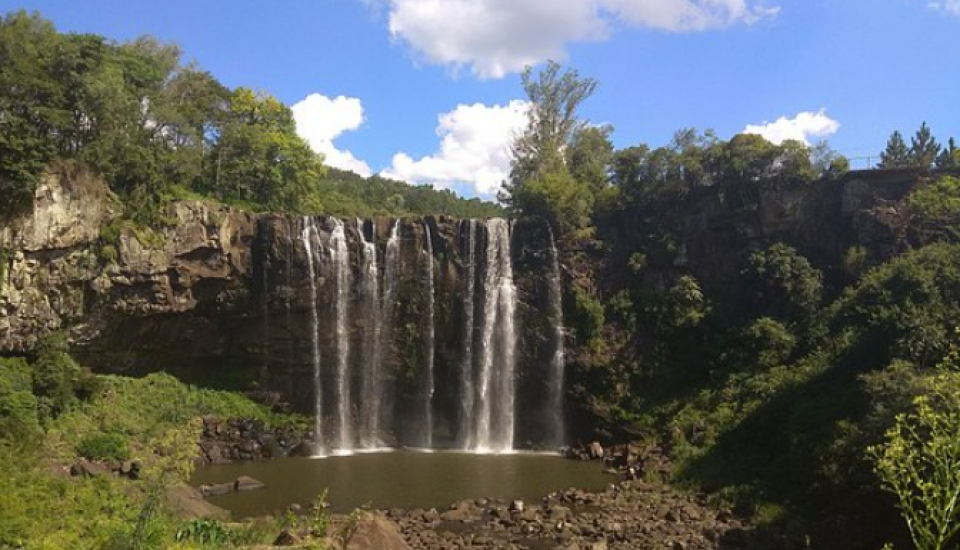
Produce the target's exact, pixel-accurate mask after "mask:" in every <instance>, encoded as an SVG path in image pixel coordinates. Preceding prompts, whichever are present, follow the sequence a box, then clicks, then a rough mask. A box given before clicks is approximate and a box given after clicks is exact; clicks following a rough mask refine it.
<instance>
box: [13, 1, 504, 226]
mask: <svg viewBox="0 0 960 550" xmlns="http://www.w3.org/2000/svg"><path fill="white" fill-rule="evenodd" d="M0 112H2V113H3V116H2V118H0V219H4V220H9V219H11V218H12V217H13V216H16V215H18V214H20V213H23V212H25V211H27V210H28V209H29V207H30V205H31V203H32V200H33V193H34V189H35V188H36V185H37V182H38V180H39V178H40V177H41V175H42V174H43V172H44V171H45V170H46V169H47V167H48V166H50V164H51V163H53V162H61V163H62V162H74V163H79V164H80V165H82V166H84V167H87V168H89V169H91V170H92V171H93V172H94V173H96V174H99V175H100V176H102V177H103V178H104V179H105V180H106V181H107V182H108V183H109V186H110V189H111V190H112V191H113V192H114V193H116V194H117V196H118V197H120V199H121V201H122V202H123V205H124V207H125V209H126V210H127V213H128V215H129V216H130V217H131V218H133V219H135V220H137V221H139V222H141V223H148V224H149V223H151V222H156V221H162V218H163V207H164V205H165V203H167V202H169V200H171V199H174V198H189V197H193V198H211V199H215V200H218V201H222V202H226V203H229V204H233V205H237V206H240V207H243V208H247V209H253V210H273V211H285V212H299V213H318V212H324V213H331V214H340V215H345V216H353V215H373V214H382V215H390V216H404V215H422V214H426V213H448V214H451V215H458V216H464V217H468V216H476V217H484V216H490V215H494V214H497V213H499V212H500V209H499V208H498V207H497V206H496V205H493V204H489V203H484V202H483V201H480V200H478V199H472V200H463V199H460V198H459V197H457V196H456V195H454V194H453V193H452V192H450V191H448V190H435V189H433V188H432V187H417V186H410V185H406V184H404V183H401V182H396V181H390V180H387V179H383V178H380V177H378V176H374V177H372V178H369V179H366V180H365V179H363V178H360V177H358V176H356V175H353V174H348V173H344V172H340V171H337V170H330V169H328V168H327V167H326V166H324V165H323V159H322V158H321V157H320V156H318V155H317V154H316V153H314V152H313V151H312V150H311V149H310V148H309V146H308V145H307V143H306V142H305V141H304V140H303V139H302V138H300V137H299V136H298V135H297V133H296V128H295V124H294V120H293V115H292V113H291V111H290V108H289V107H287V106H286V105H284V104H283V103H281V102H279V101H278V100H276V99H275V98H274V97H272V96H270V95H269V94H268V93H265V92H258V91H254V90H251V89H248V88H243V87H240V88H236V89H233V90H231V89H229V88H227V87H226V86H224V85H223V84H221V83H220V82H219V81H217V79H216V78H215V77H214V76H213V75H211V74H210V73H208V72H206V71H204V70H203V69H202V68H200V67H198V66H196V64H194V63H184V62H183V61H182V53H181V51H180V49H179V48H178V47H177V46H174V45H170V44H164V43H162V42H159V41H157V40H156V39H154V38H151V37H142V38H138V39H136V40H133V41H131V42H126V43H114V42H111V41H109V40H107V39H106V38H104V37H102V36H96V35H92V34H74V33H59V32H57V30H56V29H55V28H54V26H53V24H52V23H50V22H49V21H46V20H45V19H43V18H42V17H41V16H40V15H38V14H33V15H30V14H27V13H25V12H15V13H10V14H8V15H5V16H3V18H2V20H0Z"/></svg>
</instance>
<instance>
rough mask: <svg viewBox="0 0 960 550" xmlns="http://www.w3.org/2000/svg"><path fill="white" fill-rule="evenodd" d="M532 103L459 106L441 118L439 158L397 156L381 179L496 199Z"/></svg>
mask: <svg viewBox="0 0 960 550" xmlns="http://www.w3.org/2000/svg"><path fill="white" fill-rule="evenodd" d="M527 107H528V103H527V102H526V101H521V100H513V101H510V102H509V103H508V104H506V105H493V106H488V105H484V104H482V103H475V104H473V105H458V106H457V107H456V108H455V109H453V110H452V111H449V112H446V113H441V114H440V115H439V117H438V122H439V124H438V125H437V136H439V137H440V147H439V149H438V150H437V152H436V153H434V154H432V155H427V156H424V157H421V158H420V159H413V158H412V157H410V155H408V154H406V153H397V154H396V155H394V156H393V163H392V165H391V167H390V168H388V169H386V170H384V171H383V173H382V175H383V176H385V177H389V178H394V179H399V180H404V181H410V182H413V183H420V184H423V183H430V184H433V185H435V186H437V187H451V186H454V185H457V184H468V185H471V186H473V189H474V191H476V193H477V194H479V195H482V196H487V197H489V196H492V195H493V194H494V193H496V191H497V189H498V188H499V187H500V183H501V182H502V181H503V180H505V179H506V178H507V176H508V175H509V172H510V143H511V142H512V140H513V138H514V136H515V135H516V134H517V133H518V132H520V131H521V130H522V129H523V127H524V126H525V125H526V123H527Z"/></svg>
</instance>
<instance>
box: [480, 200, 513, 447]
mask: <svg viewBox="0 0 960 550" xmlns="http://www.w3.org/2000/svg"><path fill="white" fill-rule="evenodd" d="M483 287H484V288H483V294H484V305H483V337H482V340H481V345H482V347H483V357H482V359H481V363H480V370H479V373H478V382H477V389H478V391H477V403H476V416H477V419H476V428H475V429H476V432H475V435H474V437H473V442H474V445H473V447H471V449H472V450H476V451H478V452H503V451H509V450H511V449H513V428H514V426H513V420H514V419H513V410H514V406H515V403H514V395H515V387H516V386H515V380H514V367H515V360H516V357H515V354H516V333H515V323H514V316H515V311H516V305H517V303H516V288H515V287H514V285H513V264H512V261H511V258H510V224H509V222H507V221H506V220H501V219H496V218H495V219H492V220H488V221H487V254H486V275H485V276H484V283H483Z"/></svg>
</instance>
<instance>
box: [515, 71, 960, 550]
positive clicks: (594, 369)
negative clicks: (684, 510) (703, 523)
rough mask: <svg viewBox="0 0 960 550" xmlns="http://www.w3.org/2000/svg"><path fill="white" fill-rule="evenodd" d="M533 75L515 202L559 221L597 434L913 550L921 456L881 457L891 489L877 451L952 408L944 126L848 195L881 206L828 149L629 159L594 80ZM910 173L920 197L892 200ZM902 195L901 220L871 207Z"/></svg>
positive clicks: (853, 544)
mask: <svg viewBox="0 0 960 550" xmlns="http://www.w3.org/2000/svg"><path fill="white" fill-rule="evenodd" d="M523 82H524V87H525V89H526V91H527V93H528V96H529V99H530V101H531V102H532V103H533V105H534V108H533V109H531V112H530V119H529V124H528V127H527V129H526V131H525V132H524V133H523V134H522V135H520V136H518V138H517V140H516V141H515V146H514V163H513V171H512V173H511V181H510V182H508V184H507V185H506V186H505V189H504V192H505V195H506V197H505V198H507V199H508V204H509V206H510V207H511V208H512V210H513V212H514V214H515V215H517V216H539V217H546V218H547V219H549V220H550V221H551V223H552V224H553V225H554V226H555V227H556V228H557V229H559V234H560V237H561V239H560V243H561V248H562V255H563V263H564V264H565V278H566V279H567V280H566V281H565V285H564V286H565V288H566V289H567V290H566V293H567V294H566V295H565V297H564V309H565V316H564V319H565V324H566V325H567V327H568V328H569V329H570V334H571V339H572V340H573V342H572V344H573V345H572V346H570V347H569V348H568V350H567V351H568V365H569V367H570V370H569V371H568V376H569V380H570V382H571V386H572V389H571V395H572V396H573V397H574V398H575V402H576V403H577V408H578V414H588V415H591V416H592V417H593V419H592V422H591V423H590V424H591V427H592V428H593V430H594V435H595V436H596V437H600V438H601V439H607V440H609V441H616V440H620V439H623V438H626V437H636V435H637V434H645V437H648V438H651V439H654V440H656V441H658V442H659V443H660V444H661V445H662V446H663V448H665V449H666V450H667V452H668V453H669V455H670V456H671V457H672V458H673V460H674V461H675V466H676V467H675V470H674V477H675V480H676V481H679V482H683V483H690V484H693V485H696V486H698V487H701V488H705V489H708V490H710V491H711V492H712V493H713V494H714V495H715V498H717V499H718V500H721V501H726V502H728V503H730V504H734V505H736V506H738V507H739V510H741V511H742V512H745V513H748V514H750V513H753V514H756V517H757V518H758V519H761V520H763V521H766V522H769V523H773V524H776V525H777V526H778V528H779V529H780V530H781V531H782V530H784V529H785V530H786V533H787V534H788V536H790V537H796V540H803V538H804V537H805V536H808V535H809V536H812V537H813V539H814V541H815V544H818V545H825V546H827V547H836V548H871V547H874V548H875V547H879V546H880V545H881V544H882V543H883V542H885V541H886V540H890V539H898V540H908V539H906V538H905V535H904V533H903V531H902V529H901V530H898V529H897V528H894V527H893V526H901V525H902V524H901V523H900V522H898V521H896V520H895V514H896V507H895V505H894V504H895V503H893V502H891V501H890V500H888V499H886V498H884V496H883V493H882V492H881V487H883V486H887V487H890V486H892V484H893V483H894V482H893V481H891V480H890V476H891V474H890V473H889V471H887V470H891V469H895V468H898V467H901V466H905V464H906V463H905V462H901V463H899V464H893V463H892V462H891V463H882V464H881V466H879V473H880V474H881V476H882V477H883V476H885V478H884V480H883V483H881V479H880V478H878V476H877V475H876V473H875V471H874V467H873V463H872V462H871V460H870V459H869V457H868V453H867V449H868V448H871V446H876V445H880V444H881V443H883V441H884V434H885V433H888V430H891V429H893V426H894V425H895V418H896V417H897V415H898V414H906V413H910V412H911V410H912V406H913V405H912V403H913V401H914V399H918V398H919V399H921V400H922V399H925V397H924V396H926V395H931V396H932V397H930V399H935V398H936V393H935V392H934V393H931V392H932V391H933V389H934V388H935V387H937V386H936V385H935V384H932V383H931V380H934V379H936V380H940V379H939V378H936V377H937V374H936V370H935V369H934V366H935V365H937V364H939V363H940V362H941V361H942V360H943V358H944V357H945V356H947V354H948V351H949V350H950V349H951V348H952V349H957V348H958V347H960V341H958V340H957V336H955V335H954V328H955V327H958V326H960V294H958V292H960V290H958V289H960V248H958V245H957V243H958V240H957V222H958V211H960V210H958V204H960V203H958V201H960V186H958V181H960V180H958V179H957V178H955V177H951V176H950V175H947V174H948V173H949V170H950V169H952V168H955V167H956V162H955V159H956V148H955V147H954V146H953V144H952V140H950V145H949V146H948V147H947V148H945V149H944V148H941V147H940V146H939V144H938V143H937V142H936V140H935V139H934V138H933V137H932V135H931V132H930V129H929V127H927V126H926V124H924V125H923V126H922V127H921V129H920V130H919V131H918V132H917V134H916V135H915V136H914V137H913V138H912V139H911V142H910V144H909V145H908V144H907V143H906V142H905V141H904V140H903V138H902V136H901V135H900V134H899V133H895V134H894V136H893V137H891V143H890V145H889V146H888V148H887V151H886V152H885V154H884V161H883V167H884V168H908V169H909V170H904V171H901V172H897V173H892V174H894V177H898V178H900V179H899V180H897V181H898V182H899V183H896V184H895V185H894V184H890V183H885V181H884V180H883V179H882V178H883V177H885V176H884V175H883V172H876V173H875V174H877V176H878V177H876V178H874V177H867V176H864V181H863V182H862V183H861V182H856V183H857V185H851V186H849V189H851V190H853V191H855V190H857V189H862V190H863V193H864V194H865V196H866V197H869V198H868V199H867V200H866V202H865V204H862V205H857V204H858V203H856V199H855V197H848V196H841V190H842V189H847V188H848V187H846V186H847V185H848V182H849V181H850V180H851V179H854V178H856V177H857V174H852V175H850V176H846V175H845V174H846V172H847V170H848V167H849V165H848V163H847V161H846V159H844V158H843V157H841V156H839V155H837V154H836V153H834V152H833V151H831V150H830V149H829V147H827V146H826V144H823V143H821V144H818V145H816V146H813V147H810V146H808V145H806V144H804V143H801V142H797V141H789V140H788V141H784V142H783V143H781V144H779V145H777V144H773V143H770V142H768V141H767V140H765V139H764V138H763V137H761V136H757V135H746V134H744V135H737V136H734V137H732V138H731V139H730V140H728V141H724V140H721V139H719V138H717V137H716V136H715V135H714V134H713V133H712V132H710V131H707V132H705V133H702V134H701V133H698V132H697V131H695V130H684V131H681V132H678V133H677V134H676V135H675V137H674V139H673V141H672V142H671V143H670V144H669V145H667V146H665V147H660V148H656V149H651V148H650V147H648V146H647V145H644V144H639V145H636V146H633V147H628V148H625V149H621V150H617V151H615V150H614V149H613V147H612V145H611V144H610V141H609V134H610V131H611V130H610V128H596V127H591V126H589V125H587V124H586V123H585V122H584V121H582V120H580V119H579V118H578V115H577V109H578V107H579V106H580V105H581V103H582V102H583V101H584V100H585V99H587V98H588V97H589V95H590V93H591V92H592V91H593V89H594V87H595V85H596V83H595V82H593V81H592V80H589V79H581V78H580V77H579V75H578V74H577V73H576V72H575V71H567V72H564V71H563V70H562V69H561V68H560V67H559V66H558V65H556V64H551V65H549V66H548V67H547V68H546V69H545V70H543V71H542V72H540V73H539V74H534V73H532V72H531V71H528V72H526V73H525V74H524V78H523ZM588 161H589V162H588ZM934 167H937V168H941V169H946V170H943V171H940V172H937V173H935V174H932V175H931V172H930V170H931V169H932V168H934ZM896 174H900V175H896ZM910 178H912V181H909V184H910V186H911V187H912V188H913V191H912V192H911V193H910V194H909V195H907V196H906V197H903V196H902V194H901V195H899V196H897V195H896V194H895V193H896V192H892V191H891V190H893V189H902V188H903V187H902V186H903V185H904V183H907V180H910ZM874 181H875V182H876V185H877V189H876V191H874V190H872V189H871V188H870V186H871V185H873V183H872V182H874ZM891 181H892V180H891ZM897 185H899V186H901V187H896V186H897ZM858 186H859V187H858ZM884 186H887V187H884ZM897 192H900V193H902V191H897ZM871 193H874V194H873V195H871ZM884 193H893V194H891V195H890V202H889V203H887V204H894V203H896V205H897V206H896V210H895V209H894V208H887V209H881V208H876V209H875V210H868V209H870V208H874V207H875V204H876V203H877V202H879V199H878V198H877V197H880V196H883V197H884V198H885V199H886V198H887V196H886V195H884ZM846 201H850V204H852V205H857V206H853V208H863V209H864V210H863V211H861V212H857V213H856V214H854V215H853V216H854V217H855V219H856V220H857V221H856V222H853V223H852V224H851V225H854V227H855V229H851V228H850V227H849V226H848V225H846V224H848V223H851V222H848V221H846V220H841V219H839V218H838V217H837V216H840V215H841V214H842V212H841V204H843V205H844V206H843V207H844V208H846V204H847V202H846ZM871 201H873V202H871ZM898 201H899V202H898ZM794 209H795V210H794ZM843 215H846V214H843ZM815 216H819V217H815ZM884 216H887V217H884ZM941 401H942V400H941ZM921 402H922V401H921ZM936 414H939V413H938V412H937V410H936V409H933V412H931V410H930V409H921V410H920V411H919V412H916V413H914V415H913V416H910V417H908V418H910V419H914V420H918V421H926V422H927V423H928V425H929V423H930V422H932V421H931V420H929V417H930V416H931V415H933V416H934V417H935V416H936ZM944 414H946V413H944ZM949 414H953V413H952V412H951V413H949ZM951 418H952V417H949V416H945V417H943V419H942V420H943V421H944V422H947V421H950V420H951ZM906 429H908V428H903V427H901V428H900V430H901V432H900V433H902V432H903V430H906ZM921 429H922V428H921ZM889 433H892V434H893V435H887V438H886V439H887V441H894V439H895V436H896V433H894V432H889ZM922 435H923V434H921V436H922ZM920 439H921V440H922V439H923V437H921V438H920ZM933 441H934V442H936V440H933ZM912 443H913V444H917V445H919V444H921V443H923V441H913V442H912ZM894 444H895V442H894V443H891V445H894ZM887 449H888V450H887V451H884V452H885V453H886V454H885V455H884V456H886V457H887V458H888V459H889V460H890V461H894V462H895V461H896V460H898V459H904V460H906V461H909V460H913V459H911V458H910V457H907V456H904V455H897V454H896V453H897V452H899V451H896V450H894V451H890V450H889V449H890V448H889V447H888V448H887ZM891 452H892V453H893V454H894V455H896V456H892V457H891V454H890V453H891ZM911 456H913V455H911ZM905 467H909V464H906V466H905ZM946 482H947V481H945V480H940V481H937V482H936V483H946ZM918 487H920V486H917V485H915V486H913V487H912V489H911V490H918ZM950 487H952V485H950V486H949V487H946V490H950ZM921 488H922V487H921ZM901 492H902V491H901ZM931 494H932V492H931ZM899 496H900V499H901V502H903V501H904V499H905V498H907V499H908V500H909V498H913V497H914V496H915V495H907V496H906V497H905V496H904V495H902V494H900V495H899ZM909 502H913V503H914V504H913V505H914V506H915V507H916V506H920V505H918V504H916V502H915V501H909ZM930 506H933V505H932V504H930ZM838 517H843V518H847V521H846V522H845V527H844V530H845V532H846V535H845V536H844V537H842V538H841V537H840V536H839V535H840V533H838V531H837V528H836V526H832V527H831V523H830V522H831V521H834V520H835V518H838ZM950 521H951V522H953V523H952V524H951V525H955V522H956V519H955V517H954V518H953V519H951V520H950ZM877 525H883V526H885V528H883V529H876V526H877ZM825 538H827V539H836V540H831V541H829V542H827V543H825V542H824V540H825ZM926 547H928V546H926V545H921V546H920V548H924V549H925V548H926Z"/></svg>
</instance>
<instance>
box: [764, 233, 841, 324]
mask: <svg viewBox="0 0 960 550" xmlns="http://www.w3.org/2000/svg"><path fill="white" fill-rule="evenodd" d="M746 275H747V279H746V288H748V289H749V292H750V293H751V294H752V298H753V299H752V302H753V304H754V306H755V307H756V308H758V309H759V310H760V311H761V312H762V313H763V314H764V315H768V316H771V317H779V318H782V319H783V318H786V319H791V320H804V319H807V318H809V317H810V316H811V315H812V314H813V313H814V310H815V309H816V308H817V306H818V305H819V304H820V300H821V297H822V294H823V275H822V273H820V271H819V270H818V269H816V268H814V267H813V266H812V265H810V262H809V261H808V260H807V259H806V258H804V257H803V256H801V255H799V254H798V253H797V251H796V249H794V248H793V247H791V246H788V245H786V244H783V243H776V244H774V245H773V246H771V247H770V248H768V249H766V250H764V251H761V252H755V253H753V254H752V255H751V256H750V267H749V269H747V271H746Z"/></svg>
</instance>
